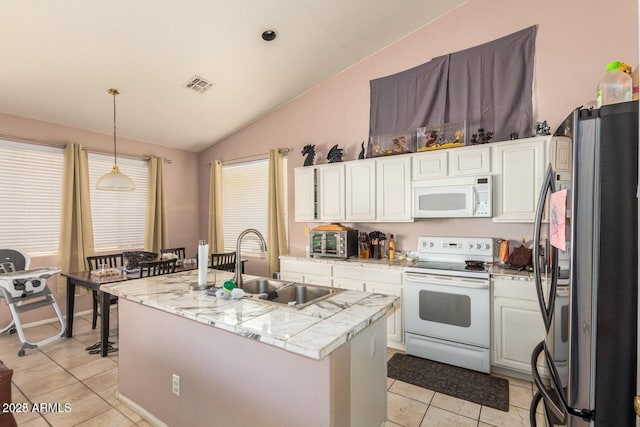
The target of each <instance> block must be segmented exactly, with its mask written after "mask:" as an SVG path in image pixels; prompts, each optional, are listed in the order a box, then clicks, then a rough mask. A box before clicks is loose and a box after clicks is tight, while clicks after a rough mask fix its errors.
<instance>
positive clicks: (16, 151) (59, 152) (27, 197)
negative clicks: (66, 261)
mask: <svg viewBox="0 0 640 427" xmlns="http://www.w3.org/2000/svg"><path fill="white" fill-rule="evenodd" d="M63 165H64V152H63V149H62V148H54V147H45V146H41V145H35V144H25V143H18V142H9V141H3V140H0V194H1V195H2V203H0V246H1V247H7V248H19V249H22V250H24V251H25V252H27V253H29V254H30V255H35V254H45V253H57V252H58V241H59V240H60V210H61V206H62V175H63Z"/></svg>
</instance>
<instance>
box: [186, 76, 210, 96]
mask: <svg viewBox="0 0 640 427" xmlns="http://www.w3.org/2000/svg"><path fill="white" fill-rule="evenodd" d="M184 85H185V87H187V88H188V89H191V90H194V91H196V92H198V93H204V92H206V91H207V90H208V89H209V88H211V86H213V83H211V82H210V81H208V80H205V79H203V78H202V77H200V76H193V77H192V78H190V79H189V81H188V82H186V83H185V84H184Z"/></svg>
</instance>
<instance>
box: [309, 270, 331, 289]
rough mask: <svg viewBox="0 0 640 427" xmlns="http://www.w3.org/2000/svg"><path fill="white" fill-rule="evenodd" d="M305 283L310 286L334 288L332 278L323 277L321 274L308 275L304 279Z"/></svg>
mask: <svg viewBox="0 0 640 427" xmlns="http://www.w3.org/2000/svg"><path fill="white" fill-rule="evenodd" d="M302 282H303V283H308V284H310V285H320V286H332V285H333V280H331V276H323V275H319V274H309V273H306V274H305V275H304V278H303V281H302Z"/></svg>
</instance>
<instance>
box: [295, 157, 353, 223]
mask: <svg viewBox="0 0 640 427" xmlns="http://www.w3.org/2000/svg"><path fill="white" fill-rule="evenodd" d="M293 173H294V180H295V189H294V202H295V220H296V222H313V221H324V222H335V221H344V219H345V196H344V193H345V177H344V163H340V164H330V165H320V166H303V167H299V168H295V169H294V171H293Z"/></svg>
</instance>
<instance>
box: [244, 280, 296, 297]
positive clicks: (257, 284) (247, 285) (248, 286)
mask: <svg viewBox="0 0 640 427" xmlns="http://www.w3.org/2000/svg"><path fill="white" fill-rule="evenodd" d="M289 284H291V283H290V282H283V281H281V280H274V279H264V278H258V279H251V280H247V281H246V282H244V283H243V284H242V290H244V291H245V292H246V293H248V294H264V293H270V292H273V291H275V290H277V289H279V288H282V287H283V286H285V285H289Z"/></svg>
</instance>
